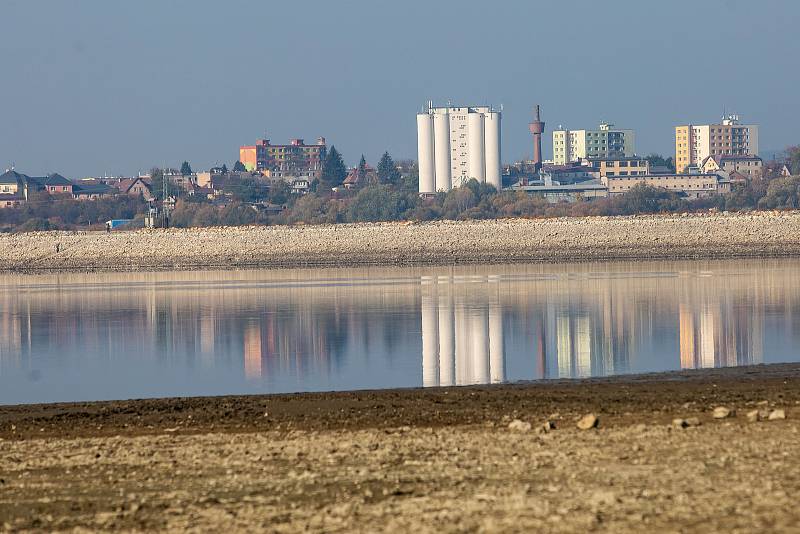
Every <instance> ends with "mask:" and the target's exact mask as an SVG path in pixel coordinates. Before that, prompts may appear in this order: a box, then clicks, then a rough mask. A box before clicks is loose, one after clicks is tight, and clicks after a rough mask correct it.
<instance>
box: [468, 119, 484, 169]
mask: <svg viewBox="0 0 800 534" xmlns="http://www.w3.org/2000/svg"><path fill="white" fill-rule="evenodd" d="M467 149H468V151H469V164H468V167H467V168H468V169H469V171H468V172H469V174H468V175H467V178H475V179H476V180H478V181H479V182H485V181H486V154H485V152H484V150H485V145H484V115H483V113H481V112H480V111H475V112H470V113H468V114H467Z"/></svg>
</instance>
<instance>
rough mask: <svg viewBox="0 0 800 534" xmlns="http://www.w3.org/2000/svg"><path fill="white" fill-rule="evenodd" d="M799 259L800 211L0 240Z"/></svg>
mask: <svg viewBox="0 0 800 534" xmlns="http://www.w3.org/2000/svg"><path fill="white" fill-rule="evenodd" d="M791 255H800V212H797V211H793V212H758V213H748V214H727V213H715V214H700V215H686V214H683V215H664V216H660V215H659V216H631V217H584V218H560V219H536V220H529V219H503V220H490V221H459V222H455V221H440V222H429V223H375V224H339V225H321V226H271V227H236V228H234V227H223V228H192V229H169V230H140V231H135V232H113V233H110V234H107V233H105V232H35V233H27V234H7V235H2V236H0V270H4V271H37V270H55V271H81V270H136V269H147V270H151V269H189V268H231V267H234V268H235V267H300V266H358V265H429V264H439V265H448V264H459V263H500V262H509V263H510V262H568V261H595V260H625V259H632V260H639V259H687V258H704V259H710V258H734V257H776V256H791Z"/></svg>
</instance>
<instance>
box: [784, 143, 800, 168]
mask: <svg viewBox="0 0 800 534" xmlns="http://www.w3.org/2000/svg"><path fill="white" fill-rule="evenodd" d="M786 165H787V166H788V167H789V171H790V172H791V173H792V175H798V174H800V145H798V146H790V147H789V148H787V149H786Z"/></svg>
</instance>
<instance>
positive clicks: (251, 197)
mask: <svg viewBox="0 0 800 534" xmlns="http://www.w3.org/2000/svg"><path fill="white" fill-rule="evenodd" d="M651 157H652V158H653V160H652V162H653V164H656V165H659V164H662V161H661V160H659V159H657V157H656V156H655V155H654V156H651ZM662 159H663V158H662ZM787 161H788V165H790V166H791V169H792V170H793V171H794V172H795V173H798V174H800V147H793V148H791V149H789V150H788V151H787ZM663 163H666V164H667V165H668V164H669V163H670V161H669V158H667V159H666V160H663ZM187 165H188V164H187ZM359 166H360V167H361V168H362V170H364V169H365V168H366V163H365V161H364V158H363V157H362V159H361V162H360V164H359ZM346 174H347V169H346V167H345V165H344V162H343V160H342V157H341V154H340V153H339V152H338V151H337V150H336V148H335V147H333V146H332V147H331V150H330V151H329V152H328V154H327V157H326V159H325V162H324V166H323V173H322V175H323V176H322V179H321V180H320V181H319V183H316V184H314V185H313V187H312V192H311V193H309V194H307V195H303V196H299V197H298V196H297V195H293V194H292V192H291V188H290V186H289V185H288V184H286V183H282V182H279V183H277V184H274V185H273V186H271V187H267V186H265V185H264V184H263V183H262V182H260V181H257V180H255V179H249V178H245V179H242V180H240V181H238V182H236V183H232V184H231V185H230V188H229V192H230V193H231V196H232V201H231V202H228V203H226V204H224V205H216V204H211V203H208V202H205V201H202V200H201V199H200V198H192V197H188V196H187V197H183V198H181V199H179V201H178V203H177V205H176V209H175V211H174V212H173V214H172V224H173V225H175V226H179V227H189V226H218V225H226V226H235V225H246V224H298V223H306V224H317V223H337V222H364V221H396V220H416V221H426V220H437V219H453V220H456V219H482V218H495V217H555V216H585V215H629V214H636V213H669V212H684V211H686V212H690V211H700V210H708V209H719V210H729V211H734V210H752V209H790V208H791V209H800V176H790V177H781V178H774V179H764V180H752V181H750V182H748V183H746V184H737V185H735V186H734V188H733V190H732V191H731V192H730V193H727V194H724V195H713V196H710V197H705V198H701V199H691V200H690V199H686V198H683V197H681V196H679V195H678V194H676V193H675V192H672V191H667V190H664V189H659V188H655V187H650V186H646V185H638V186H636V187H634V188H633V189H632V190H630V191H629V192H628V193H626V194H624V195H620V196H615V197H608V198H602V199H593V200H583V199H578V201H576V202H572V203H566V202H562V203H556V204H554V203H550V202H548V201H547V200H546V199H544V198H542V197H539V196H531V195H529V194H527V193H523V192H512V191H502V192H498V191H496V190H495V189H494V187H492V186H490V185H487V184H481V183H478V182H477V181H475V180H471V181H469V182H468V183H467V184H465V185H464V186H462V187H459V188H455V189H453V190H451V191H449V192H447V193H439V194H437V195H435V196H433V197H432V198H425V199H422V198H420V197H419V195H418V194H417V188H418V175H417V173H416V172H415V171H414V170H413V169H412V171H411V172H409V173H406V174H405V175H401V173H400V172H398V169H397V165H396V164H395V162H394V161H393V159H392V157H391V156H390V155H389V154H388V153H384V154H383V156H382V157H381V159H380V162H379V163H378V165H377V167H376V173H375V175H376V177H377V178H376V179H375V180H374V181H373V183H368V184H366V185H365V186H363V187H361V188H359V189H358V190H356V191H347V190H344V189H342V188H339V186H341V183H342V181H343V180H344V178H345V177H346ZM159 179H161V180H163V179H164V174H163V173H158V172H154V183H156V180H159ZM334 188H339V190H338V193H336V194H334V193H333V192H332V189H334ZM156 191H157V189H156ZM260 201H267V202H268V203H271V204H274V205H280V206H286V209H285V210H283V211H282V212H280V213H275V212H261V211H258V210H257V209H256V208H255V207H254V206H253V204H254V203H256V202H260ZM146 211H147V204H146V203H145V202H144V201H143V200H142V199H141V198H135V197H130V196H119V197H115V198H109V199H100V200H94V201H78V200H73V199H71V198H69V197H66V198H65V197H57V196H51V195H48V194H47V193H44V192H41V193H36V194H35V195H34V196H32V197H31V199H30V201H29V202H27V203H25V204H23V205H22V206H20V207H16V208H4V209H0V231H12V230H13V231H29V230H49V229H72V228H83V227H87V226H89V225H92V224H94V225H98V224H100V225H102V224H103V222H104V221H106V220H109V219H132V218H137V217H139V218H140V217H142V216H143V215H144V214H145V213H146Z"/></svg>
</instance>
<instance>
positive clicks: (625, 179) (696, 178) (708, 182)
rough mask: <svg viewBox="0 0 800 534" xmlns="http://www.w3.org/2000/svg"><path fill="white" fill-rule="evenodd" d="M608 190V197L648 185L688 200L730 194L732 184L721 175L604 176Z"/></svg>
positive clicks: (602, 179) (602, 180)
mask: <svg viewBox="0 0 800 534" xmlns="http://www.w3.org/2000/svg"><path fill="white" fill-rule="evenodd" d="M600 181H601V182H602V184H603V185H604V186H606V187H607V188H608V195H609V196H615V195H621V194H623V193H627V192H628V191H630V190H631V188H633V187H634V186H636V185H638V184H646V185H650V186H653V187H660V188H662V189H666V190H668V191H673V192H675V193H679V194H681V195H684V196H686V197H687V198H700V197H704V196H708V195H715V194H722V193H730V191H731V182H730V181H729V180H728V179H726V178H725V177H723V176H720V175H719V174H715V173H710V174H702V173H697V174H658V175H655V174H651V175H643V176H611V175H608V176H604V177H602V178H601V179H600Z"/></svg>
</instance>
